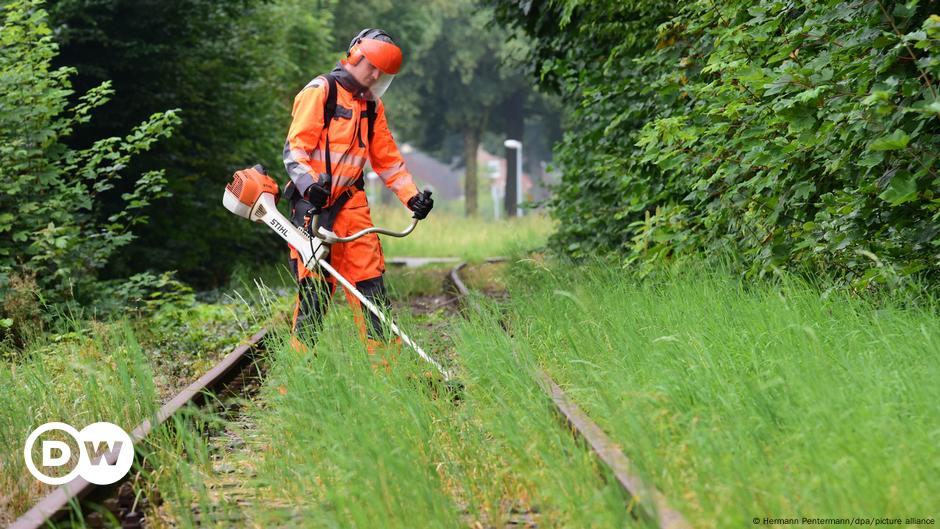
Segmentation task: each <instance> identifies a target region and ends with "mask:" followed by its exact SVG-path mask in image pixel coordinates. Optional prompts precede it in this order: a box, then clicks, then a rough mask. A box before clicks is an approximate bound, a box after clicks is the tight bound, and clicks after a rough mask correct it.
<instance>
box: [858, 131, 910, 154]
mask: <svg viewBox="0 0 940 529" xmlns="http://www.w3.org/2000/svg"><path fill="white" fill-rule="evenodd" d="M910 141H911V137H910V136H908V135H907V133H906V132H904V131H903V130H900V129H898V130H895V131H894V132H892V133H891V134H888V135H887V136H882V137H880V138H878V139H876V140H875V141H873V142H871V144H869V145H868V149H869V150H871V151H895V150H898V149H903V148H905V147H907V144H908V142H910Z"/></svg>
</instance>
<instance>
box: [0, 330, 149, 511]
mask: <svg viewBox="0 0 940 529" xmlns="http://www.w3.org/2000/svg"><path fill="white" fill-rule="evenodd" d="M74 329H75V330H74V331H73V333H72V336H71V338H63V343H59V344H56V343H51V344H47V345H45V346H44V347H40V348H36V349H33V350H30V351H29V352H28V353H24V356H23V357H22V358H19V359H18V360H17V361H16V362H11V363H0V497H2V499H3V501H2V502H0V522H4V523H5V522H11V521H12V520H13V519H14V518H16V517H18V516H19V515H21V514H22V513H23V512H25V511H26V510H28V508H29V507H30V506H32V504H34V503H35V502H36V501H37V500H38V499H39V498H40V497H41V496H42V495H43V494H45V493H47V492H49V491H50V490H51V489H52V487H49V486H46V485H43V484H41V483H40V482H39V481H37V480H36V479H35V478H33V476H32V475H31V474H30V473H29V471H28V470H27V469H26V466H25V464H24V461H23V446H24V444H25V442H26V438H27V436H29V434H30V432H31V431H32V430H34V429H35V428H37V427H38V426H40V425H42V424H44V423H46V422H54V421H57V422H65V423H68V424H70V425H72V426H73V427H75V428H76V429H78V430H81V429H82V428H84V427H85V426H87V425H88V424H91V423H94V422H99V421H107V422H112V423H115V424H117V425H119V426H121V427H123V428H124V429H125V430H127V431H130V430H131V429H132V428H133V427H134V426H136V425H137V424H138V423H139V422H140V421H141V420H142V419H144V418H146V417H148V416H149V415H150V414H152V413H153V412H154V411H155V409H156V405H157V392H156V388H155V387H154V383H153V379H154V377H153V371H152V370H151V366H150V364H149V362H148V360H147V359H146V357H145V356H144V353H143V351H142V349H141V347H140V345H139V344H138V343H137V339H136V337H135V335H134V333H133V331H132V330H131V328H130V326H129V325H127V324H122V323H118V324H115V325H103V324H98V323H94V322H92V323H89V324H78V323H74ZM63 440H65V441H68V440H67V439H63ZM69 444H73V443H72V442H69ZM72 448H73V456H75V455H76V454H77V447H75V446H72ZM40 458H41V455H40V453H39V443H37V444H36V446H35V447H34V457H33V460H34V461H39V460H40ZM70 469H71V467H69V470H70ZM50 474H51V475H55V472H51V473H50Z"/></svg>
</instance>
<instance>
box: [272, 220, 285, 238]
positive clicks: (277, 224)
mask: <svg viewBox="0 0 940 529" xmlns="http://www.w3.org/2000/svg"><path fill="white" fill-rule="evenodd" d="M271 227H272V228H274V229H275V230H277V231H278V233H280V234H281V235H283V236H285V237H287V228H285V227H284V225H283V224H281V223H280V222H278V221H277V219H271Z"/></svg>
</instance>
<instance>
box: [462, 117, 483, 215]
mask: <svg viewBox="0 0 940 529" xmlns="http://www.w3.org/2000/svg"><path fill="white" fill-rule="evenodd" d="M481 136H482V133H481V129H480V128H477V127H476V126H472V125H471V126H469V127H467V128H466V129H464V132H463V156H464V164H465V165H466V168H467V170H466V173H464V179H463V180H464V182H463V185H464V188H463V189H464V191H463V194H464V203H465V204H466V215H467V216H468V217H473V216H475V215H476V214H477V150H479V148H480V139H481Z"/></svg>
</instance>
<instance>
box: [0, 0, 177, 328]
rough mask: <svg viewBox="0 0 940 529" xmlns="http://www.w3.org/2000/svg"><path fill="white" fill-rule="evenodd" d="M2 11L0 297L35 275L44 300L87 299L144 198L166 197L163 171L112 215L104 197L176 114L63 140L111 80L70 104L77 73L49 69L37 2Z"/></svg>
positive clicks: (126, 238)
mask: <svg viewBox="0 0 940 529" xmlns="http://www.w3.org/2000/svg"><path fill="white" fill-rule="evenodd" d="M0 13H2V17H3V18H2V26H0V171H2V174H3V178H4V186H2V187H0V234H3V237H2V238H0V293H2V294H3V297H4V299H6V298H7V296H8V295H12V294H11V292H12V290H11V289H13V287H14V284H13V278H14V277H20V278H23V277H32V278H35V284H36V288H37V289H38V291H39V292H41V294H42V297H43V298H44V299H45V300H46V302H47V303H51V304H56V303H65V302H68V301H71V300H83V299H85V300H86V301H87V300H88V298H89V297H91V296H93V294H94V292H95V283H96V280H97V273H98V271H99V270H100V269H101V268H102V267H103V266H104V264H105V263H106V261H107V260H108V258H109V257H111V256H112V255H114V253H115V252H116V251H117V250H118V249H119V248H121V247H122V246H124V245H126V244H127V243H128V242H130V241H131V240H132V239H133V238H134V235H133V233H132V232H131V228H132V227H133V226H135V225H138V224H140V223H142V222H145V221H146V220H147V217H146V216H145V215H144V213H143V212H144V209H145V208H146V207H147V205H148V204H149V203H150V201H151V200H153V199H154V198H156V197H159V196H163V195H164V194H165V192H164V185H165V180H164V178H163V174H162V172H161V171H150V172H146V173H144V174H141V175H139V176H138V177H137V178H136V180H135V181H134V183H133V186H132V189H131V190H130V191H129V192H126V193H123V194H122V195H120V199H121V200H120V201H119V203H120V207H119V208H115V209H110V210H108V211H105V210H103V208H102V207H101V197H103V196H104V195H105V194H106V193H108V192H109V191H110V190H112V188H114V186H115V183H116V182H117V181H119V180H120V179H121V178H122V177H121V170H122V169H123V168H124V167H125V166H127V165H128V163H129V162H130V159H131V157H132V156H134V155H137V154H139V153H141V152H144V151H146V150H148V148H149V147H150V146H151V145H152V144H153V143H154V142H155V141H157V140H159V139H161V138H166V137H168V136H170V134H171V133H172V131H173V128H174V127H175V126H176V125H177V124H178V123H179V118H178V117H177V116H176V114H175V112H174V111H167V112H162V113H157V114H154V115H152V116H151V117H150V119H148V120H147V121H145V122H143V123H141V124H140V125H138V126H137V127H135V128H134V129H133V130H132V131H131V133H130V134H128V135H127V136H125V137H123V138H120V137H112V138H105V139H102V140H98V141H96V142H94V143H93V144H92V145H91V146H90V147H88V148H85V149H73V148H69V147H67V146H66V145H65V143H64V138H65V137H67V136H68V135H69V134H70V133H71V132H72V130H73V127H75V126H76V125H78V124H81V123H85V122H87V121H88V120H89V119H90V118H91V111H92V110H93V109H94V108H96V107H98V106H100V105H102V104H104V103H105V102H107V101H108V97H109V96H110V94H111V93H112V92H111V89H110V85H109V83H107V82H106V83H103V84H101V85H100V86H98V87H96V88H93V89H91V90H89V91H88V92H86V93H85V94H83V95H81V96H79V97H77V99H76V100H75V101H76V102H75V103H74V104H73V103H70V102H69V99H70V96H72V95H73V91H72V90H71V84H70V82H69V76H70V75H73V74H74V73H75V72H74V70H73V69H71V68H57V69H52V67H51V62H52V60H53V58H54V57H55V55H56V53H57V47H56V45H55V43H54V42H53V41H52V36H51V31H50V30H49V27H48V26H47V24H46V12H45V11H44V10H43V9H42V8H41V2H39V1H37V0H19V1H13V2H7V3H6V4H4V5H3V6H2V7H0ZM35 303H37V304H39V303H40V298H36V300H35ZM2 310H3V311H4V313H5V314H2V315H0V316H4V320H5V321H6V320H9V323H10V325H7V326H6V328H7V329H8V330H9V328H10V327H11V326H12V325H13V324H14V323H15V322H16V321H18V320H16V319H15V318H14V317H13V315H9V314H7V311H8V310H9V307H7V306H6V304H5V305H4V307H3V309H2Z"/></svg>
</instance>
